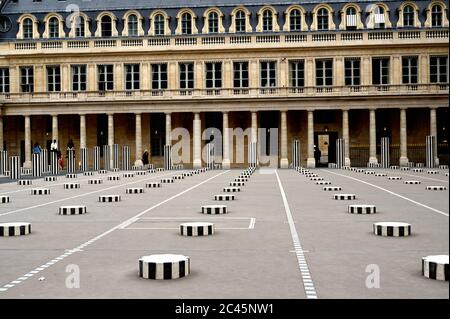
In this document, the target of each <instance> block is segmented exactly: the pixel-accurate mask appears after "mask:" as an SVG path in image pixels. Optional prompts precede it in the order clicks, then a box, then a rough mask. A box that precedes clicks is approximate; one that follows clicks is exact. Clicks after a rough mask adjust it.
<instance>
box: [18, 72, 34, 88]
mask: <svg viewBox="0 0 450 319" xmlns="http://www.w3.org/2000/svg"><path fill="white" fill-rule="evenodd" d="M20 89H21V91H22V92H23V93H32V92H34V70H33V67H32V66H24V67H21V68H20Z"/></svg>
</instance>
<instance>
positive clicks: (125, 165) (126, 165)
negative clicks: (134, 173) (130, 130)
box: [122, 146, 130, 171]
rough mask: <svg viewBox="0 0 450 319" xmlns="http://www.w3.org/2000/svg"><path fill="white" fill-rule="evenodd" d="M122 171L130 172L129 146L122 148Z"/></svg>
mask: <svg viewBox="0 0 450 319" xmlns="http://www.w3.org/2000/svg"><path fill="white" fill-rule="evenodd" d="M122 170H124V171H129V170H130V147H129V146H124V147H122Z"/></svg>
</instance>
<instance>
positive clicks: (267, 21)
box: [263, 10, 273, 32]
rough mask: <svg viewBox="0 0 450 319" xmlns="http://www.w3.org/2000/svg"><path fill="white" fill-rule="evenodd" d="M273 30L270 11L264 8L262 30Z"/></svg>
mask: <svg viewBox="0 0 450 319" xmlns="http://www.w3.org/2000/svg"><path fill="white" fill-rule="evenodd" d="M272 30H273V15H272V11H270V10H265V11H264V12H263V32H270V31H272Z"/></svg>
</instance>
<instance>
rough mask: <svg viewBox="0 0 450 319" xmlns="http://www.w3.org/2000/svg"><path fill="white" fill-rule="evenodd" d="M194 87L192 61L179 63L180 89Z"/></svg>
mask: <svg viewBox="0 0 450 319" xmlns="http://www.w3.org/2000/svg"><path fill="white" fill-rule="evenodd" d="M193 88H194V63H180V89H193Z"/></svg>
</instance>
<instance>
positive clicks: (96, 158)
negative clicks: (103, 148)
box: [92, 146, 100, 171]
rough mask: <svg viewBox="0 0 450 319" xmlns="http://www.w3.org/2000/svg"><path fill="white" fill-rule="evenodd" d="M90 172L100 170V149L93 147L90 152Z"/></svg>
mask: <svg viewBox="0 0 450 319" xmlns="http://www.w3.org/2000/svg"><path fill="white" fill-rule="evenodd" d="M92 155H93V156H92V159H93V161H92V170H93V171H99V170H100V147H99V146H94V149H93V150H92Z"/></svg>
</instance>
